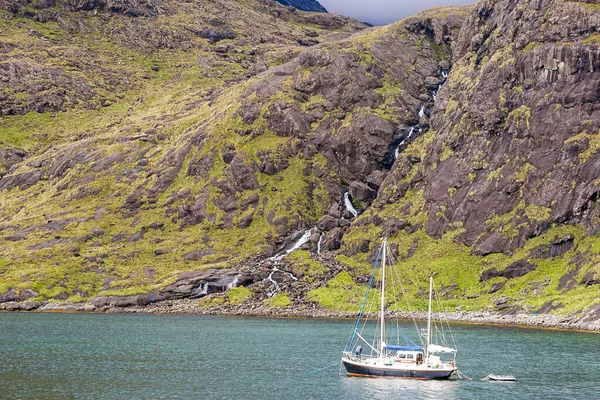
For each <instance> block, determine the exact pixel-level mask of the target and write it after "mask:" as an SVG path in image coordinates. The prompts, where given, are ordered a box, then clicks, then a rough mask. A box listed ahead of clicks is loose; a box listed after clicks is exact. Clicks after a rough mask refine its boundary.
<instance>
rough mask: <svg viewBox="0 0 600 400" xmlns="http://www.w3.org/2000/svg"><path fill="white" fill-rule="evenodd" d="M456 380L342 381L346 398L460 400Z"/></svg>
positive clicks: (349, 378) (377, 379)
mask: <svg viewBox="0 0 600 400" xmlns="http://www.w3.org/2000/svg"><path fill="white" fill-rule="evenodd" d="M461 383H462V384H464V383H465V382H461V381H458V380H449V381H438V380H417V379H390V378H367V377H365V378H360V379H356V378H352V377H347V376H346V377H344V378H343V379H342V386H343V392H344V393H348V395H349V397H348V398H355V397H353V396H355V395H356V393H360V394H361V396H360V397H361V398H364V399H391V398H398V399H400V398H403V399H415V400H416V399H418V400H440V399H444V400H460V397H459V396H458V385H460V384H461Z"/></svg>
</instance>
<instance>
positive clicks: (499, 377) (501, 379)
mask: <svg viewBox="0 0 600 400" xmlns="http://www.w3.org/2000/svg"><path fill="white" fill-rule="evenodd" d="M516 380H517V378H515V377H514V376H510V375H494V374H489V375H488V376H486V377H485V378H483V379H482V381H499V382H514V381H516Z"/></svg>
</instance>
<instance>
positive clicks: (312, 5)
mask: <svg viewBox="0 0 600 400" xmlns="http://www.w3.org/2000/svg"><path fill="white" fill-rule="evenodd" d="M276 1H277V2H279V3H281V4H283V5H284V6H290V7H294V8H297V9H298V10H303V11H313V12H324V13H326V12H327V9H325V7H323V6H322V5H321V4H320V3H319V2H318V1H316V0H276Z"/></svg>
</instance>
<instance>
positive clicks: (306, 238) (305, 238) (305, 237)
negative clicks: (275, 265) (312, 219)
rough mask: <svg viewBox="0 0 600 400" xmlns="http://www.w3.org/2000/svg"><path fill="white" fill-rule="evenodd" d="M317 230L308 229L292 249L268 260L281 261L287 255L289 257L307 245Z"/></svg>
mask: <svg viewBox="0 0 600 400" xmlns="http://www.w3.org/2000/svg"><path fill="white" fill-rule="evenodd" d="M314 229H315V228H311V229H307V230H306V231H304V233H303V234H302V236H300V238H299V239H298V240H296V242H295V243H294V244H293V245H292V247H290V248H289V249H286V250H285V251H283V252H281V253H279V254H276V255H274V256H273V257H270V258H268V260H275V261H276V260H281V259H283V258H285V257H286V256H287V255H289V254H290V253H291V252H292V251H294V250H298V249H299V248H300V247H302V246H303V245H304V244H305V243H307V242H308V241H309V240H310V235H312V232H313V230H314Z"/></svg>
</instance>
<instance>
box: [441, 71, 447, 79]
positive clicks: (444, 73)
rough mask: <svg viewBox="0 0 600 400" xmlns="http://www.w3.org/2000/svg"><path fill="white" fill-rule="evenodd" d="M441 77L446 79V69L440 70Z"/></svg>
mask: <svg viewBox="0 0 600 400" xmlns="http://www.w3.org/2000/svg"><path fill="white" fill-rule="evenodd" d="M442 77H443V78H444V79H448V71H446V70H442Z"/></svg>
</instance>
